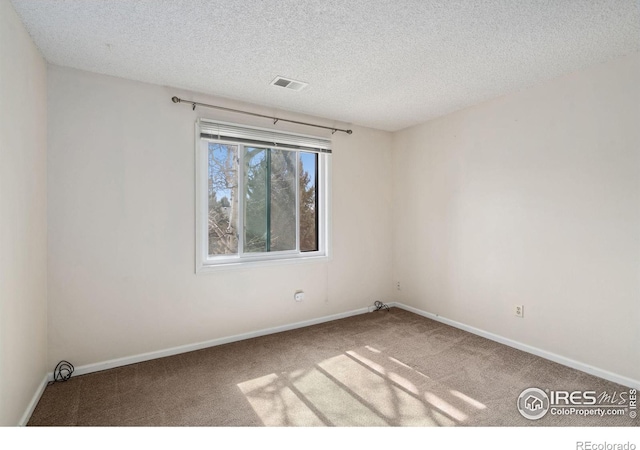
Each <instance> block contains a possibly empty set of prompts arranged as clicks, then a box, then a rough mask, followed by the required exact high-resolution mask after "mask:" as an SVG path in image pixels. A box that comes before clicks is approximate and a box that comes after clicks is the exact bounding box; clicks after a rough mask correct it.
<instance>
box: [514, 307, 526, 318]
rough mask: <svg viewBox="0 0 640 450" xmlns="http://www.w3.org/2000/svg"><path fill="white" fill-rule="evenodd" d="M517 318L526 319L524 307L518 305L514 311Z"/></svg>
mask: <svg viewBox="0 0 640 450" xmlns="http://www.w3.org/2000/svg"><path fill="white" fill-rule="evenodd" d="M513 312H514V313H515V315H516V317H524V305H516V306H515V307H514V309H513Z"/></svg>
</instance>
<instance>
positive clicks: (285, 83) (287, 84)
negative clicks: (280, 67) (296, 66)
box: [271, 75, 309, 91]
mask: <svg viewBox="0 0 640 450" xmlns="http://www.w3.org/2000/svg"><path fill="white" fill-rule="evenodd" d="M271 84H272V85H273V86H280V87H283V88H286V89H292V90H294V91H301V90H303V89H304V88H306V87H307V86H308V85H309V83H303V82H302V81H296V80H292V79H291V78H285V77H281V76H279V75H278V76H277V77H275V78H274V79H273V81H272V82H271Z"/></svg>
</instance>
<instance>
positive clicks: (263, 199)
mask: <svg viewBox="0 0 640 450" xmlns="http://www.w3.org/2000/svg"><path fill="white" fill-rule="evenodd" d="M268 158H269V150H268V149H264V148H254V147H245V154H244V161H245V181H244V189H245V206H244V208H245V216H244V233H245V242H244V251H245V252H248V253H255V252H266V251H268V248H267V214H268V207H267V191H268V188H269V186H268V183H267V182H268V180H269V176H268V173H267V163H268V161H267V159H268Z"/></svg>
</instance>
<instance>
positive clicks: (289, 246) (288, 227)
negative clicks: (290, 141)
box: [270, 149, 296, 252]
mask: <svg viewBox="0 0 640 450" xmlns="http://www.w3.org/2000/svg"><path fill="white" fill-rule="evenodd" d="M270 194H271V208H270V213H271V223H270V225H271V226H270V238H271V239H270V251H272V252H277V251H283V250H295V249H296V153H295V152H291V151H287V150H275V149H273V150H271V190H270Z"/></svg>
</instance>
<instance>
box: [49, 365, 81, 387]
mask: <svg viewBox="0 0 640 450" xmlns="http://www.w3.org/2000/svg"><path fill="white" fill-rule="evenodd" d="M74 370H75V368H74V367H73V364H71V363H70V362H69V361H64V360H63V361H60V362H59V363H58V364H57V365H56V368H55V369H53V381H50V382H49V385H51V384H53V383H57V382H62V381H67V380H68V379H69V378H71V374H72V373H73V371H74Z"/></svg>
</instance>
